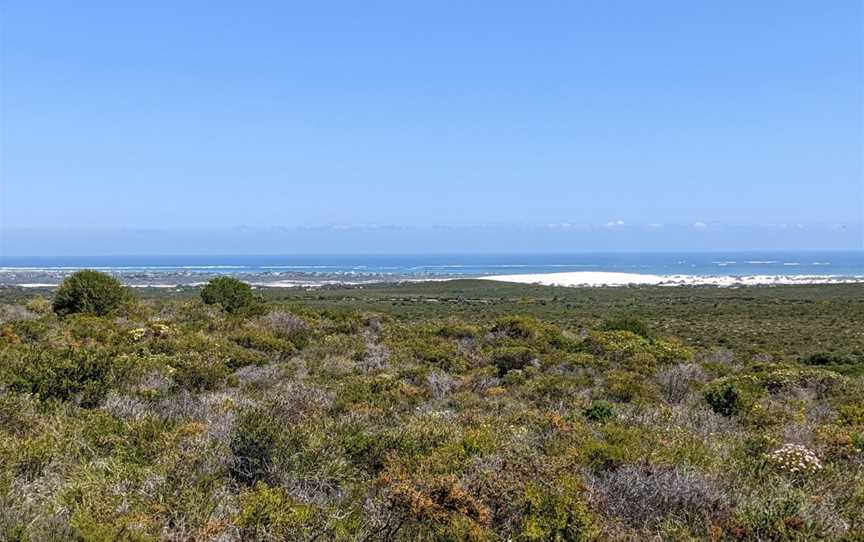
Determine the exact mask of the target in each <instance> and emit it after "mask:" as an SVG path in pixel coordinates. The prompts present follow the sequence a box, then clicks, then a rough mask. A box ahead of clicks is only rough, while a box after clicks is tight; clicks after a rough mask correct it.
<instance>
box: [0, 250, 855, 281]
mask: <svg viewBox="0 0 864 542" xmlns="http://www.w3.org/2000/svg"><path fill="white" fill-rule="evenodd" d="M81 268H90V269H100V270H104V271H109V272H114V273H118V274H141V273H144V274H147V275H150V276H154V275H158V274H162V273H165V274H183V275H187V276H188V275H191V274H196V273H200V274H202V275H213V274H241V275H244V276H248V275H262V276H273V275H276V276H278V275H284V274H291V275H298V274H299V275H308V276H309V277H315V276H327V277H364V276H377V277H394V278H408V279H411V278H414V279H422V278H452V277H479V276H489V275H507V274H528V273H530V274H534V273H557V272H568V271H602V272H622V273H644V274H652V275H693V276H706V277H719V276H732V277H742V276H753V275H762V276H764V275H776V276H795V275H819V276H830V277H860V276H864V251H798V252H699V253H695V252H689V253H685V252H645V253H638V252H627V253H573V254H424V255H307V256H304V255H258V256H249V255H243V256H231V255H222V256H89V257H0V282H2V280H3V275H4V274H5V275H9V274H20V273H40V272H47V273H64V272H69V271H73V270H75V269H81Z"/></svg>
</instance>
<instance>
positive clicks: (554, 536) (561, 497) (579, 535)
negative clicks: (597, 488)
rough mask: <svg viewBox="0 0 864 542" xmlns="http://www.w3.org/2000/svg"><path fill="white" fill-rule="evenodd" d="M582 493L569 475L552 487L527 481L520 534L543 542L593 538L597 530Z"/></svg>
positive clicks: (582, 488) (573, 541)
mask: <svg viewBox="0 0 864 542" xmlns="http://www.w3.org/2000/svg"><path fill="white" fill-rule="evenodd" d="M584 493H585V489H584V487H583V486H582V484H581V483H579V482H578V481H576V480H574V479H570V478H565V479H564V480H561V481H560V482H559V483H557V484H555V485H554V486H552V487H543V486H540V485H538V484H537V483H530V484H529V485H528V487H527V488H526V490H525V500H526V506H525V512H524V519H523V526H522V536H523V537H524V538H525V540H532V541H534V540H536V541H544V542H545V541H561V542H564V541H568V542H580V541H588V540H594V538H595V536H596V535H597V534H598V529H597V527H596V522H595V519H594V517H593V516H592V514H591V512H590V510H589V509H588V505H587V504H586V503H585V499H584V497H583V494H584Z"/></svg>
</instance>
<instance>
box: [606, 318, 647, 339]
mask: <svg viewBox="0 0 864 542" xmlns="http://www.w3.org/2000/svg"><path fill="white" fill-rule="evenodd" d="M600 329H601V330H603V331H629V332H630V333H635V334H636V335H639V336H640V337H645V338H646V339H647V338H650V337H651V329H650V328H649V327H648V324H647V323H646V322H645V321H644V320H642V319H641V318H639V317H638V316H635V315H632V314H622V315H619V316H614V317H612V318H607V319H606V320H604V321H603V324H602V325H601V326H600Z"/></svg>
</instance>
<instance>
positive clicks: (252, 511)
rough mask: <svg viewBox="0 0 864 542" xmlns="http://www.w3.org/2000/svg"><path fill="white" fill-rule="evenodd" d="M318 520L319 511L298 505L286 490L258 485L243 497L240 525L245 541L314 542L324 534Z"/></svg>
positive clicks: (308, 506)
mask: <svg viewBox="0 0 864 542" xmlns="http://www.w3.org/2000/svg"><path fill="white" fill-rule="evenodd" d="M317 517H318V514H317V510H316V509H315V507H313V506H310V505H307V504H301V503H299V502H297V501H296V500H294V499H292V498H291V497H290V496H289V495H287V494H286V492H285V490H284V489H282V488H271V487H269V486H268V485H267V484H265V483H264V482H258V483H257V484H255V487H254V489H253V490H251V491H249V492H247V493H244V494H243V495H242V496H241V500H240V514H239V517H238V520H237V524H238V525H239V527H240V533H241V536H242V539H243V540H251V541H256V542H257V541H261V542H279V541H283V540H306V539H307V537H310V538H314V537H315V536H314V535H315V531H316V530H317V531H318V533H317V534H318V535H320V534H321V532H320V527H321V526H320V525H318V524H317V522H316V521H315V520H316V519H317Z"/></svg>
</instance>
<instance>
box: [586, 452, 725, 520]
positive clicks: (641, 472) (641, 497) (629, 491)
mask: <svg viewBox="0 0 864 542" xmlns="http://www.w3.org/2000/svg"><path fill="white" fill-rule="evenodd" d="M593 481H594V488H595V491H597V492H598V493H599V495H598V497H600V501H601V502H602V503H604V508H605V510H606V512H607V513H608V514H609V515H611V516H615V517H619V518H622V519H624V520H625V521H626V522H627V523H628V524H630V525H632V526H633V527H637V528H639V527H644V526H645V525H656V524H657V523H659V522H660V521H662V520H663V519H665V518H669V517H673V518H675V519H676V520H678V521H685V522H688V523H690V524H692V525H694V526H697V527H699V528H704V527H703V526H704V525H706V524H707V523H709V522H711V521H712V520H718V519H720V518H722V517H724V515H726V514H727V513H728V508H729V498H728V497H727V496H726V495H725V494H724V493H723V491H722V490H721V489H720V488H719V487H717V486H716V485H715V484H714V483H713V482H711V481H710V480H709V479H707V478H706V477H705V476H704V475H702V474H700V473H698V472H696V471H694V470H690V469H684V468H664V467H659V466H655V465H646V466H637V465H625V466H623V467H621V468H619V469H615V470H612V471H606V472H602V473H600V474H598V475H596V477H595V478H594V480H593Z"/></svg>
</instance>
